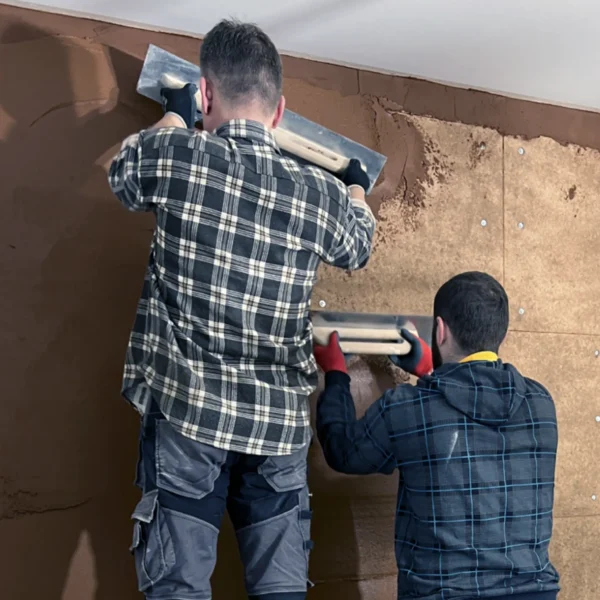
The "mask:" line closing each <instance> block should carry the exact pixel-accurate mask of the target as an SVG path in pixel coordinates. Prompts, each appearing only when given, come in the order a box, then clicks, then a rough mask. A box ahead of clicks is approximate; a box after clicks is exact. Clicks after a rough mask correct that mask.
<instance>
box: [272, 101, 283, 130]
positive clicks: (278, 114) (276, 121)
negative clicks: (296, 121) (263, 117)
mask: <svg viewBox="0 0 600 600" xmlns="http://www.w3.org/2000/svg"><path fill="white" fill-rule="evenodd" d="M284 112H285V96H281V98H279V102H278V103H277V108H276V109H275V114H274V115H273V122H272V123H271V128H272V129H275V128H276V127H277V126H278V125H279V123H281V119H283V113H284Z"/></svg>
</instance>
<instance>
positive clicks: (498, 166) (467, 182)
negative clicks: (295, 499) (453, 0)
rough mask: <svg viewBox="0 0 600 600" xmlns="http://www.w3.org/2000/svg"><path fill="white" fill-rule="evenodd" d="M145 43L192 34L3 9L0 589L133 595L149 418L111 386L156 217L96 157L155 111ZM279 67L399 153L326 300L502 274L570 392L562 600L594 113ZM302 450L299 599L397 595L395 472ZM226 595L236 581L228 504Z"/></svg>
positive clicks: (565, 415) (338, 71)
mask: <svg viewBox="0 0 600 600" xmlns="http://www.w3.org/2000/svg"><path fill="white" fill-rule="evenodd" d="M148 43H154V44H157V45H159V46H162V47H164V48H166V49H167V50H169V51H171V52H175V53H177V54H179V55H181V56H182V57H184V58H186V59H188V60H196V57H197V54H198V45H199V43H198V41H197V40H194V39H189V38H183V37H178V36H172V35H164V34H158V33H150V32H145V31H140V30H129V29H126V28H122V27H116V26H110V25H106V24H102V23H98V22H94V21H88V20H79V19H72V18H66V17H61V16H56V15H50V14H43V13H36V12H31V11H25V10H19V9H15V8H9V7H0V181H1V186H0V201H1V203H2V214H3V218H2V219H1V220H0V276H1V277H2V291H3V293H2V295H1V297H0V298H1V299H0V302H1V303H2V304H1V306H2V310H1V311H0V315H1V316H0V319H1V323H0V331H1V332H2V334H1V335H2V357H3V361H2V363H1V369H2V376H3V377H2V380H3V382H4V388H3V390H2V395H1V398H2V411H1V412H0V427H1V435H0V539H2V547H3V548H5V549H8V551H6V550H5V552H4V553H3V560H2V561H0V575H1V580H2V598H10V599H15V600H34V599H37V598H39V597H40V595H43V596H44V597H45V598H49V599H52V600H54V599H60V600H133V599H135V598H139V595H138V593H137V591H136V585H135V575H134V571H133V563H132V560H131V558H130V556H129V555H128V553H127V548H128V546H129V544H130V540H131V524H130V521H129V515H130V513H131V510H132V508H133V506H134V504H135V502H136V500H137V491H136V490H135V488H134V487H133V485H132V479H133V470H134V464H135V459H136V451H137V448H136V446H137V428H138V421H137V417H136V416H135V414H134V413H133V411H132V410H131V409H129V408H128V407H127V405H126V404H125V402H124V401H123V400H121V398H120V397H119V387H120V377H121V369H122V363H123V355H124V351H125V346H126V341H127V337H128V334H129V329H130V326H131V322H132V319H133V315H134V310H135V305H136V302H137V298H138V294H139V291H140V287H141V282H142V277H143V271H144V265H145V262H146V259H147V254H148V247H149V243H150V239H151V235H152V230H153V221H152V218H151V217H149V216H148V215H132V214H128V213H127V212H126V211H125V210H124V209H122V208H121V207H120V206H119V204H118V203H117V201H116V200H115V199H114V198H113V197H112V195H111V193H110V191H109V190H108V187H107V184H106V175H105V169H106V166H107V164H108V163H109V161H110V158H111V157H112V155H113V154H114V152H115V151H116V149H117V148H118V145H119V143H120V142H121V140H122V139H123V138H124V137H125V136H126V135H127V134H129V133H131V132H133V131H136V130H139V129H140V128H143V127H146V126H147V125H149V124H150V123H151V122H152V121H153V120H155V119H156V118H157V117H158V116H159V109H158V108H157V107H156V106H155V105H153V104H152V103H151V102H149V101H146V100H145V99H143V98H141V97H139V96H138V95H137V94H136V93H135V82H136V80H137V76H138V74H139V70H140V67H141V59H142V57H143V56H144V54H145V51H146V48H147V45H148ZM285 69H286V75H287V77H286V81H285V92H286V95H287V97H288V102H289V105H290V107H291V108H292V109H293V110H296V111H298V112H300V113H301V114H303V115H305V116H306V117H308V118H311V119H313V120H315V121H318V122H319V123H322V124H324V125H325V126H327V127H330V128H332V129H334V130H336V131H339V132H340V133H343V134H345V135H347V136H349V137H352V138H355V139H357V140H358V141H360V142H362V143H364V144H367V145H369V146H371V147H373V148H375V149H377V150H379V151H381V152H383V153H385V154H386V155H387V156H388V164H387V166H386V169H385V171H384V174H383V176H382V178H381V180H380V182H379V184H378V186H377V188H376V190H375V191H374V193H373V194H372V196H371V198H370V199H369V201H370V203H371V206H372V207H373V209H374V211H375V212H376V214H377V217H378V231H377V235H376V239H375V250H374V253H373V257H372V260H371V262H370V264H369V266H368V267H367V268H366V269H365V270H364V271H362V272H358V273H354V274H352V275H351V276H350V275H348V274H346V273H343V272H339V271H333V270H330V269H323V270H322V271H321V274H320V280H319V283H318V287H317V290H316V292H315V296H314V298H315V300H319V299H324V300H326V302H327V306H328V308H331V309H344V310H358V311H382V312H398V313H408V312H416V313H423V314H427V313H429V312H430V311H431V303H432V299H433V294H434V292H435V290H436V289H437V286H438V285H439V284H440V283H442V282H443V281H444V280H445V279H446V278H447V277H449V276H450V275H452V274H454V273H456V272H459V271H462V270H465V269H484V270H487V271H489V272H490V273H492V274H494V275H495V276H497V277H499V278H500V279H501V280H502V281H503V282H504V283H505V284H506V286H507V288H508V291H509V294H510V296H511V301H512V306H511V308H512V315H513V318H512V323H511V333H510V335H509V339H508V340H507V343H506V345H505V349H504V355H505V358H507V359H508V360H511V361H512V362H514V363H515V364H516V365H517V366H519V367H520V368H521V369H522V370H523V371H524V372H525V373H526V374H530V375H532V376H534V377H538V378H539V379H540V380H541V381H542V382H544V383H545V384H547V385H548V386H549V387H550V389H551V390H552V391H553V392H554V394H555V396H556V401H557V407H558V412H559V419H560V429H561V448H560V456H559V467H558V483H557V486H558V487H557V492H556V502H557V504H556V519H555V526H556V527H555V529H556V535H555V540H554V543H553V547H552V557H553V560H554V561H555V562H556V564H557V566H558V568H559V570H560V571H561V573H562V575H563V589H564V591H563V593H562V596H561V600H596V599H597V598H598V597H600V589H599V587H600V586H599V578H598V576H597V567H596V564H597V558H596V554H597V553H596V546H597V539H598V536H599V535H600V518H599V512H598V507H599V506H600V500H596V501H594V500H592V496H594V497H598V498H600V472H598V466H597V461H593V460H590V459H589V457H590V456H596V455H597V454H598V451H599V449H598V448H596V446H597V445H598V439H599V438H598V431H599V430H598V427H599V425H598V424H597V422H596V420H595V418H596V416H599V415H600V399H599V398H598V394H597V390H596V387H597V385H596V382H597V380H598V374H599V369H600V359H598V358H596V357H595V354H594V351H595V350H596V349H599V348H600V324H599V322H598V317H597V306H598V304H597V298H598V297H600V283H599V282H598V278H597V277H595V276H594V275H595V273H596V272H597V268H596V269H595V268H594V267H595V265H596V263H595V262H594V260H595V258H594V257H597V256H598V254H599V251H600V240H599V238H598V235H597V231H596V229H597V227H596V224H597V223H598V222H599V218H600V208H599V207H600V202H599V198H598V191H597V190H598V189H599V183H600V182H599V181H598V175H597V173H598V169H597V165H598V158H599V157H598V153H597V151H596V150H594V149H593V148H598V147H600V141H599V140H600V136H598V131H600V115H597V114H592V113H585V112H578V111H573V110H568V109H560V108H555V107H548V106H543V105H539V104H528V103H526V102H521V101H516V100H509V99H506V98H502V97H499V96H493V95H490V94H482V93H478V92H469V91H465V90H456V89H452V88H448V87H445V86H440V85H436V84H431V83H427V82H422V81H416V80H410V79H403V78H397V77H389V76H384V75H376V74H373V73H365V72H358V71H356V70H353V69H348V68H342V67H334V66H331V65H326V64H322V63H311V62H309V61H302V60H298V59H285ZM540 136H545V137H540ZM550 138H553V139H550ZM569 143H572V144H579V146H575V145H568V144H569ZM520 150H522V152H521V151H520ZM519 223H522V224H523V227H519ZM520 309H522V312H520ZM350 371H351V375H352V377H353V384H352V385H353V390H354V393H355V398H356V402H357V406H358V410H359V412H362V411H364V410H365V409H366V407H367V406H368V405H369V403H370V402H372V401H373V400H375V399H376V398H377V397H378V396H379V395H380V394H381V393H382V392H383V391H384V390H385V389H387V388H388V387H390V386H392V385H394V384H395V383H399V382H401V381H403V374H402V373H401V372H399V371H398V370H394V369H393V368H391V367H390V365H389V364H388V363H387V362H386V361H385V360H383V359H382V360H370V361H363V360H362V359H360V358H357V359H354V361H353V363H352V365H351V367H350ZM571 374H574V375H575V377H570V376H569V375H571ZM313 407H314V399H313ZM310 461H311V475H310V477H311V487H312V490H313V493H314V496H313V509H314V521H313V538H314V541H315V549H314V551H313V554H312V563H311V578H312V579H313V580H314V581H315V583H316V584H317V585H316V587H315V588H314V589H313V590H312V591H311V592H310V598H313V599H323V600H325V599H327V600H330V599H334V598H335V599H337V598H339V599H344V600H347V599H349V600H359V599H373V600H384V599H385V600H389V599H390V598H393V597H394V594H395V562H394V555H393V519H394V509H395V495H396V486H397V478H396V477H378V476H374V477H367V478H356V477H347V476H343V475H339V474H336V473H334V472H332V471H331V470H330V469H328V468H327V466H326V465H325V463H324V460H323V457H322V453H321V450H320V448H319V445H318V443H317V442H316V440H315V443H314V444H313V446H312V448H311V450H310ZM214 597H215V599H216V600H237V599H240V600H241V599H243V598H244V597H245V596H244V592H243V584H242V575H241V569H240V565H239V559H238V555H237V549H236V547H235V542H234V537H233V533H232V531H231V527H230V525H229V524H228V523H226V524H225V525H224V528H223V533H222V536H221V540H220V547H219V564H218V567H217V571H216V573H215V576H214Z"/></svg>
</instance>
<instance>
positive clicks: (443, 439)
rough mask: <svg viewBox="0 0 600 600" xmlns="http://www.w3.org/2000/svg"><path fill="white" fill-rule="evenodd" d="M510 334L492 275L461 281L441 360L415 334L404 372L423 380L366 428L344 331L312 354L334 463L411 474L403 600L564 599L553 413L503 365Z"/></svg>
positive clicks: (448, 310)
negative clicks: (353, 389) (556, 547)
mask: <svg viewBox="0 0 600 600" xmlns="http://www.w3.org/2000/svg"><path fill="white" fill-rule="evenodd" d="M507 330H508V298H507V296H506V292H505V291H504V289H503V287H502V286H501V285H500V284H499V283H498V282H497V281H496V280H495V279H494V278H492V277H490V276H489V275H486V274H484V273H477V272H472V273H463V274H461V275H458V276H456V277H454V278H452V279H451V280H450V281H448V282H447V283H445V284H444V285H443V286H442V287H441V288H440V290H439V291H438V293H437V295H436V297H435V302H434V328H433V334H432V350H431V352H429V348H428V347H427V346H426V344H425V343H424V342H423V341H422V340H420V339H418V338H412V339H410V341H411V342H412V347H413V350H412V351H411V353H410V354H409V355H408V356H407V357H402V358H401V359H400V361H399V363H398V364H399V366H401V367H402V368H403V369H404V370H406V371H409V372H411V373H413V374H416V375H417V376H419V377H420V378H419V380H418V382H417V384H416V386H413V385H410V384H405V385H400V386H399V387H396V388H395V389H391V390H388V391H387V392H386V393H385V394H384V395H383V396H382V397H381V398H380V399H379V400H377V401H376V402H375V403H374V404H373V405H371V406H370V408H369V409H368V410H367V412H366V414H365V416H364V417H363V418H362V419H357V418H356V412H355V408H354V402H353V400H352V396H351V394H350V377H349V376H348V374H347V373H346V365H345V361H344V357H343V355H342V353H341V350H340V348H339V343H338V340H337V336H336V334H333V335H332V336H331V339H330V341H329V344H328V346H318V347H316V348H315V357H316V358H317V362H318V363H319V365H320V366H321V368H322V369H323V370H324V371H325V373H326V376H325V378H326V385H325V390H324V392H323V394H322V395H321V398H320V400H319V404H318V412H317V431H318V436H319V440H320V442H321V445H322V446H323V451H324V453H325V456H326V459H327V462H328V464H329V465H330V466H331V467H332V468H333V469H335V470H336V471H340V472H343V473H350V474H369V473H386V474H391V473H392V472H393V471H394V470H395V469H399V471H400V483H399V489H398V502H397V511H396V532H395V546H396V559H397V563H398V598H399V599H400V598H411V599H415V598H419V599H422V600H455V599H456V600H458V599H460V600H471V599H475V598H494V599H495V600H556V596H557V593H558V590H559V585H558V579H559V578H558V574H557V572H556V570H555V568H554V567H553V566H552V564H551V562H550V560H549V557H548V546H549V543H550V538H551V535H552V507H553V501H554V471H555V461H556V449H557V424H556V413H555V408H554V402H553V400H552V398H551V396H550V394H549V393H548V391H547V390H546V389H545V388H544V387H543V386H541V385H540V384H539V383H537V382H535V381H533V380H531V379H527V378H525V377H523V376H522V375H521V374H520V373H519V372H518V371H517V370H516V369H515V368H514V367H513V366H512V365H508V364H504V363H503V362H502V361H501V360H500V359H499V358H498V355H497V353H498V350H499V347H500V345H501V343H502V342H503V340H504V338H505V336H506V333H507ZM408 337H410V336H408ZM432 367H433V372H431V371H432Z"/></svg>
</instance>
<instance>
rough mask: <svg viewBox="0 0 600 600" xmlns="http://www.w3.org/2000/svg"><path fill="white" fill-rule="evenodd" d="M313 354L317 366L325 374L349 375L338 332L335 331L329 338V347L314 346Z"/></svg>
mask: <svg viewBox="0 0 600 600" xmlns="http://www.w3.org/2000/svg"><path fill="white" fill-rule="evenodd" d="M313 352H314V354H315V360H316V361H317V364H318V365H319V366H320V367H321V369H323V371H324V372H325V373H329V371H341V372H342V373H348V369H346V359H345V358H344V354H343V352H342V349H341V348H340V338H339V336H338V334H337V331H334V332H333V333H332V334H331V335H330V336H329V343H328V344H327V346H321V345H319V344H314V347H313Z"/></svg>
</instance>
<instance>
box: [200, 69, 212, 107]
mask: <svg viewBox="0 0 600 600" xmlns="http://www.w3.org/2000/svg"><path fill="white" fill-rule="evenodd" d="M200 95H201V96H202V107H200V106H199V107H198V110H200V111H202V114H205V115H209V114H210V111H211V110H212V101H213V89H212V86H211V84H210V82H208V81H207V79H206V77H200Z"/></svg>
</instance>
